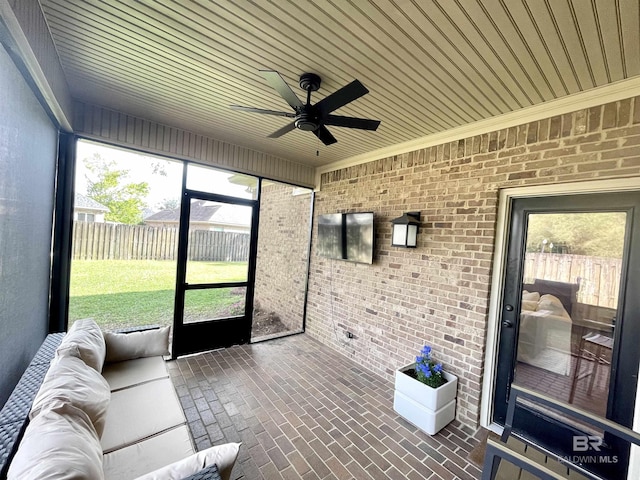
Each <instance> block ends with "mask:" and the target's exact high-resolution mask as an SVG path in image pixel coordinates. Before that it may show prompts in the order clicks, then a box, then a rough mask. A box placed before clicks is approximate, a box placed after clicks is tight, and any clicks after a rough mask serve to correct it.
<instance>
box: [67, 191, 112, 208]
mask: <svg viewBox="0 0 640 480" xmlns="http://www.w3.org/2000/svg"><path fill="white" fill-rule="evenodd" d="M74 209H76V210H78V209H83V210H95V211H97V212H108V211H109V208H107V207H105V206H104V205H103V204H101V203H100V202H96V201H95V200H94V199H93V198H90V197H86V196H84V195H82V194H81V193H76V198H75V202H74Z"/></svg>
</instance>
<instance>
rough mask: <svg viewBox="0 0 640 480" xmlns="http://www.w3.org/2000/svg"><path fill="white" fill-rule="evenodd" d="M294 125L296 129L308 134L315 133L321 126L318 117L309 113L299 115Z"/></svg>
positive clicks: (304, 112)
mask: <svg viewBox="0 0 640 480" xmlns="http://www.w3.org/2000/svg"><path fill="white" fill-rule="evenodd" d="M294 123H295V126H296V128H299V129H300V130H304V131H306V132H315V131H316V130H317V129H318V127H319V126H320V120H319V119H318V116H317V115H315V114H314V113H312V112H308V111H303V112H301V113H299V114H298V117H297V118H296V120H295V122H294Z"/></svg>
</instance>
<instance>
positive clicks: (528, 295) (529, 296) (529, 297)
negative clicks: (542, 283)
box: [522, 290, 540, 302]
mask: <svg viewBox="0 0 640 480" xmlns="http://www.w3.org/2000/svg"><path fill="white" fill-rule="evenodd" d="M522 300H526V301H532V302H537V301H538V300H540V293H538V292H528V291H527V290H523V291H522Z"/></svg>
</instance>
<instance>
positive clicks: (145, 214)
mask: <svg viewBox="0 0 640 480" xmlns="http://www.w3.org/2000/svg"><path fill="white" fill-rule="evenodd" d="M155 213H156V212H155V210H151V209H150V208H144V209H142V219H143V220H146V219H147V218H149V217H150V216H152V215H155Z"/></svg>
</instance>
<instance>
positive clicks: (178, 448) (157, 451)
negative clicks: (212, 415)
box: [103, 425, 194, 480]
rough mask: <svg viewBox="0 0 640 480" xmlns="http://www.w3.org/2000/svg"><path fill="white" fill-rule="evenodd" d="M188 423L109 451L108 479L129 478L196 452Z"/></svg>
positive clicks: (106, 464) (104, 459) (106, 470)
mask: <svg viewBox="0 0 640 480" xmlns="http://www.w3.org/2000/svg"><path fill="white" fill-rule="evenodd" d="M193 452H194V448H193V445H192V443H191V437H190V435H189V429H188V427H187V426H186V425H182V426H179V427H176V428H172V429H171V430H168V431H166V432H164V433H161V434H159V435H156V436H153V437H150V438H147V439H146V440H144V441H142V442H139V443H135V444H133V445H129V446H128V447H124V448H121V449H119V450H115V451H113V452H111V453H107V454H105V455H104V457H103V467H104V476H105V479H106V480H129V479H134V478H137V477H139V476H140V475H143V474H145V473H148V472H151V471H154V470H156V469H158V468H161V467H164V466H165V465H167V464H168V463H173V462H176V461H179V460H182V459H184V458H187V457H189V456H190V455H191V454H193Z"/></svg>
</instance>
